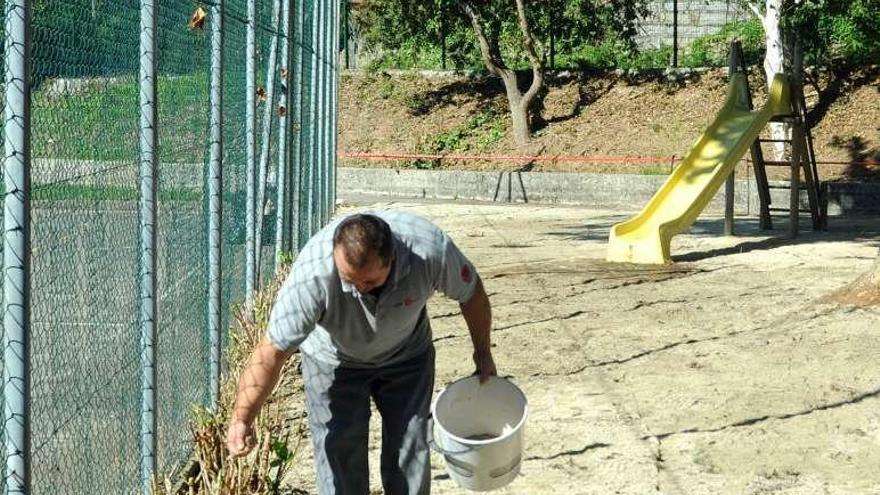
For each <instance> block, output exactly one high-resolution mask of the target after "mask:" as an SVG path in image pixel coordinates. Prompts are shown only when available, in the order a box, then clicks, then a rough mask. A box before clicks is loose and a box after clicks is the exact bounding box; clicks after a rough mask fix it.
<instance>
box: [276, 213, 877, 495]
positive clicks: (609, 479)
mask: <svg viewBox="0 0 880 495" xmlns="http://www.w3.org/2000/svg"><path fill="white" fill-rule="evenodd" d="M370 206H371V207H373V208H385V207H391V208H402V209H406V210H410V211H414V212H417V213H420V214H423V215H425V216H427V217H429V218H431V219H433V220H435V221H436V222H437V223H438V224H439V225H441V226H442V227H444V228H445V229H447V230H448V231H449V232H450V233H451V235H452V236H453V238H454V239H455V240H456V242H457V243H458V245H459V246H460V247H461V248H462V250H463V251H464V252H465V253H466V254H467V255H468V256H469V257H470V258H471V259H472V260H473V261H474V263H475V264H476V265H477V267H478V269H479V270H480V272H481V275H482V277H483V279H484V281H485V285H486V288H487V291H488V292H489V293H490V296H491V301H492V305H493V311H494V332H493V343H494V354H495V357H496V361H497V364H498V368H499V371H500V373H501V374H502V375H505V376H509V377H510V378H511V379H512V380H513V381H515V382H516V383H517V384H518V385H519V386H520V387H521V388H522V389H523V390H524V391H525V393H526V395H527V396H528V399H529V401H530V411H531V416H530V418H529V421H528V425H527V430H526V451H525V454H524V462H523V465H522V474H521V475H520V476H519V477H518V478H517V479H516V480H515V481H514V482H513V483H511V484H510V485H509V486H508V487H506V488H504V489H502V490H500V491H499V492H498V493H505V494H517V495H520V494H522V495H541V494H592V493H595V494H613V493H630V494H646V493H665V494H688V495H696V494H823V493H829V494H869V493H870V494H874V493H880V470H878V469H877V466H878V465H880V411H878V405H880V401H878V397H880V366H878V365H877V361H878V358H880V339H877V338H875V333H876V332H877V331H880V312H878V311H876V310H870V309H868V310H865V309H854V308H850V307H842V306H837V305H833V304H828V303H823V302H821V299H822V297H823V296H824V295H826V294H828V293H829V292H831V291H833V290H834V289H836V288H838V287H841V286H843V285H845V284H847V283H848V282H850V281H852V280H853V279H855V278H856V276H857V275H858V274H859V273H861V272H862V271H864V270H865V269H867V268H868V267H869V266H870V264H871V262H872V261H873V259H874V257H875V256H876V255H877V248H878V244H880V242H878V241H880V220H878V219H848V220H846V221H843V220H838V219H834V218H832V219H831V226H830V229H829V231H828V232H823V233H813V232H810V231H806V232H804V233H803V234H802V236H801V237H799V238H798V239H796V240H786V239H784V238H782V237H779V236H781V235H782V233H783V232H784V231H785V225H784V223H783V222H781V221H778V222H777V223H778V226H777V230H776V231H775V233H774V235H776V236H777V237H775V238H773V237H768V236H766V235H764V234H761V233H759V232H758V231H757V228H756V221H755V219H751V218H742V219H738V221H737V229H738V232H739V235H737V236H735V237H724V236H722V235H720V232H721V225H722V223H721V219H720V218H717V217H703V218H701V219H700V220H699V221H698V223H697V225H695V227H694V228H693V229H692V231H691V233H690V234H688V235H682V236H679V237H677V238H676V239H675V240H674V241H673V249H672V252H673V254H674V256H675V257H676V263H675V264H673V265H671V266H662V267H646V266H629V265H615V264H609V263H606V262H605V261H603V258H604V252H605V242H606V239H607V235H608V229H609V227H610V226H611V225H613V224H614V223H617V222H619V221H621V220H623V219H624V218H626V217H627V216H628V215H627V212H623V213H621V212H610V211H596V210H588V209H584V208H574V207H548V206H531V205H529V206H526V205H499V204H479V205H477V204H460V203H459V204H442V203H424V202H422V203H412V202H394V203H391V202H378V203H372V204H370ZM350 210H351V208H346V209H344V210H343V211H350ZM429 309H430V312H431V314H432V315H433V325H434V338H435V341H436V347H437V383H436V390H438V391H439V390H440V389H442V387H443V386H444V385H445V384H447V383H449V382H451V381H453V380H455V379H457V378H460V377H462V376H465V375H468V374H470V373H471V371H472V363H471V359H470V354H471V347H470V341H469V338H468V336H467V330H466V327H465V326H464V323H463V320H462V319H461V317H460V316H459V315H458V314H457V309H458V308H457V305H456V304H454V303H452V302H450V301H448V300H445V299H443V298H442V297H440V296H438V297H436V298H435V299H434V300H432V302H431V303H430V304H429ZM372 431H373V438H372V440H371V442H372V443H371V458H370V462H371V466H370V467H371V471H372V481H373V487H374V492H375V493H382V490H381V485H380V483H379V475H378V464H379V462H378V456H379V450H378V445H379V439H380V436H379V435H380V433H379V423H378V415H376V414H374V417H373V427H372ZM433 456H434V457H433V459H432V466H433V469H432V476H433V479H434V481H433V485H432V488H433V493H435V494H454V493H464V490H462V489H460V488H458V487H457V486H456V485H455V483H454V482H453V481H452V480H450V479H449V477H448V475H447V474H446V472H445V467H444V464H443V460H442V458H441V457H440V456H438V455H436V454H434V455H433ZM311 462H312V460H311V449H310V446H308V445H307V442H305V443H304V446H303V448H302V449H301V453H300V454H298V456H297V459H296V465H295V467H294V468H293V472H292V473H291V474H290V476H289V478H288V482H289V483H288V484H289V486H290V487H291V488H293V489H295V492H296V493H315V491H314V482H313V474H312V464H311Z"/></svg>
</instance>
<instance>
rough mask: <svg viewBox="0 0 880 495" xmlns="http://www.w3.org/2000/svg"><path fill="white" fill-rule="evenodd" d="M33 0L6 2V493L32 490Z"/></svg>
mask: <svg viewBox="0 0 880 495" xmlns="http://www.w3.org/2000/svg"><path fill="white" fill-rule="evenodd" d="M31 8H32V5H31V0H8V1H7V2H6V41H5V54H6V79H5V83H6V110H5V114H6V123H5V127H4V136H5V144H4V147H5V152H6V154H5V157H6V159H5V160H4V163H3V181H4V184H5V191H6V194H5V195H4V198H3V200H4V201H3V203H4V208H3V224H4V233H5V235H4V240H3V263H4V265H3V266H4V277H3V290H4V299H3V328H4V332H5V333H4V347H3V365H4V373H5V374H4V382H3V396H4V405H5V406H4V412H3V432H4V435H5V441H6V445H5V447H6V449H5V450H6V452H5V454H6V473H5V474H6V480H5V483H4V485H5V490H4V491H5V493H8V494H15V493H21V494H27V493H30V490H31V462H30V461H31V459H30V453H31V414H30V407H29V404H30V393H31V374H30V364H31V363H30V350H31V349H30V331H31V293H30V289H31V278H30V273H31V254H30V253H31V243H30V234H31V223H30V214H31V212H30V198H31V175H30V161H31V140H30V138H31V87H30V85H31V81H30V77H31V70H30V69H31Z"/></svg>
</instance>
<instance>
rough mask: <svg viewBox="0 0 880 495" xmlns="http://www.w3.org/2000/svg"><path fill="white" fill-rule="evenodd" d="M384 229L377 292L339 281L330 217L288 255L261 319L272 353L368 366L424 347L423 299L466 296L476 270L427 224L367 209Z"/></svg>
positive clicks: (426, 332)
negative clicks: (388, 254)
mask: <svg viewBox="0 0 880 495" xmlns="http://www.w3.org/2000/svg"><path fill="white" fill-rule="evenodd" d="M368 213H370V214H373V215H376V216H378V217H380V218H382V219H383V220H385V221H386V222H387V223H388V225H389V226H390V227H391V233H392V238H393V243H394V244H393V252H394V261H393V263H394V265H393V266H392V268H391V272H390V273H389V275H388V281H387V282H386V284H385V286H384V288H383V289H382V291H381V292H380V293H379V295H378V297H377V296H374V295H372V294H361V293H359V292H358V291H357V289H356V288H355V287H354V286H352V285H350V284H348V283H346V282H344V281H342V280H341V279H340V278H339V272H338V271H337V269H336V264H335V263H334V261H333V234H334V232H335V230H336V226H337V225H338V224H339V222H341V221H342V219H341V218H340V219H337V220H336V221H333V222H331V223H330V224H328V225H327V226H325V227H324V228H323V229H322V230H321V231H320V232H318V233H317V234H315V236H314V237H312V239H310V240H309V242H308V243H307V244H306V245H305V247H304V248H303V250H302V252H301V253H300V254H299V256H298V257H297V259H296V262H295V263H294V265H293V269H292V270H291V273H290V275H288V277H287V279H286V280H285V281H284V283H283V285H282V286H281V289H280V291H279V292H278V296H277V299H276V301H275V305H274V306H273V307H272V312H271V315H270V317H269V329H268V337H269V340H270V341H271V342H272V344H273V345H274V346H275V347H276V348H277V349H279V350H282V351H288V350H291V349H294V348H297V347H298V348H299V349H300V350H301V351H302V352H304V353H306V354H308V355H309V356H310V357H312V358H314V359H317V360H319V361H323V362H325V363H328V364H332V365H336V366H346V367H359V368H370V367H377V366H384V365H389V364H394V363H397V362H401V361H405V360H407V359H410V358H413V357H415V356H417V355H419V354H421V353H423V352H425V351H426V350H427V349H428V348H429V346H430V345H431V326H430V322H429V320H428V313H427V309H426V304H427V302H428V299H430V298H431V296H432V295H433V294H434V292H435V291H440V292H441V293H443V294H445V295H446V296H447V297H450V298H452V299H454V300H456V301H459V302H465V301H468V300H469V299H470V298H471V296H472V295H473V293H474V289H475V287H476V283H477V277H478V275H477V272H476V270H475V269H474V266H473V265H472V264H471V262H470V261H468V259H467V258H465V256H464V255H463V254H462V253H461V251H459V249H458V247H456V245H455V243H453V242H452V240H451V239H450V238H449V236H447V235H446V233H445V232H443V231H442V230H440V229H439V228H438V227H437V226H436V225H434V224H433V223H431V222H430V221H428V220H426V219H424V218H422V217H419V216H416V215H413V214H411V213H406V212H401V211H390V210H389V211H376V212H368Z"/></svg>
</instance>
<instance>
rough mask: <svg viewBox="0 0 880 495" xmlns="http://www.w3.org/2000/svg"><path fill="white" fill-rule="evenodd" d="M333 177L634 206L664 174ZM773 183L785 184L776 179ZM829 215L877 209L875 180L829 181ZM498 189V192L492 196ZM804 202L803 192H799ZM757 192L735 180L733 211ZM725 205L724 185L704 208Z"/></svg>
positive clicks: (390, 189)
mask: <svg viewBox="0 0 880 495" xmlns="http://www.w3.org/2000/svg"><path fill="white" fill-rule="evenodd" d="M338 170H339V172H338V175H337V189H338V195H339V196H340V197H345V195H346V194H373V195H382V196H393V197H400V198H435V199H469V200H484V201H492V200H493V199H496V200H498V201H517V202H522V201H523V198H527V199H528V201H529V202H534V203H550V204H553V203H557V204H579V205H585V206H592V207H598V208H611V209H614V208H621V209H627V210H637V209H639V208H641V207H642V206H644V205H645V203H646V202H647V201H648V200H649V199H650V198H651V196H652V195H653V194H654V192H656V191H657V189H659V188H660V186H661V185H662V184H663V182H664V181H665V180H666V177H667V176H665V175H632V174H584V173H563V172H559V173H557V172H522V173H513V174H508V173H500V172H469V171H461V170H395V169H381V168H344V167H340V168H339V169H338ZM774 184H786V183H785V182H776V183H774ZM828 190H829V195H828V196H829V197H828V214H829V215H846V214H867V213H880V184H869V183H830V184H828ZM496 191H497V194H496ZM788 194H789V193H788V191H787V190H781V189H773V190H771V195H772V202H773V204H774V205H778V206H780V207H787V206H788V203H789V198H788ZM801 200H802V203H803V204H804V205H806V193H802V198H801ZM758 204H759V203H758V194H757V188H756V187H755V183H754V181H753V180H737V181H736V193H735V196H734V210H735V212H736V214H738V215H757V213H758ZM723 209H724V192H723V187H722V188H721V190H720V191H719V193H718V194H716V195H715V197H714V198H713V200H712V202H711V203H710V204H709V206H708V207H707V208H706V211H708V212H711V213H722V212H723Z"/></svg>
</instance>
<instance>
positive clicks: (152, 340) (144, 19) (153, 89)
mask: <svg viewBox="0 0 880 495" xmlns="http://www.w3.org/2000/svg"><path fill="white" fill-rule="evenodd" d="M140 52H141V60H140V110H141V111H140V222H139V223H140V276H139V277H138V278H139V283H140V329H141V366H142V381H141V483H142V489H143V493H144V494H145V495H147V494H150V493H151V492H152V486H151V484H152V477H153V473H155V469H156V441H157V437H156V355H155V347H156V331H157V329H156V318H157V314H156V306H157V303H156V217H157V205H156V190H157V185H158V180H157V178H158V174H157V172H158V156H159V155H158V143H159V141H158V137H159V134H158V132H157V129H156V126H157V125H158V119H157V108H156V95H157V81H156V3H155V0H141V36H140Z"/></svg>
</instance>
